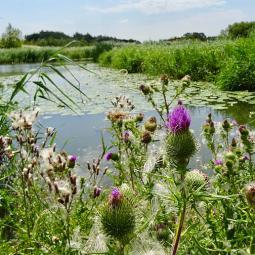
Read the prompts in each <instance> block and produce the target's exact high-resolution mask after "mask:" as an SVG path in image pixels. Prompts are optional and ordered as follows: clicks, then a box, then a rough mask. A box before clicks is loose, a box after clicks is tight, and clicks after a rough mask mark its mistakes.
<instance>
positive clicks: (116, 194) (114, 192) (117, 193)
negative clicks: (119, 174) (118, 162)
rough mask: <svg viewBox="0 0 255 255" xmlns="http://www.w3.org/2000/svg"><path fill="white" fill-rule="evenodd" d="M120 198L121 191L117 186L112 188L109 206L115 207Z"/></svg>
mask: <svg viewBox="0 0 255 255" xmlns="http://www.w3.org/2000/svg"><path fill="white" fill-rule="evenodd" d="M121 199H122V193H121V192H120V190H119V189H118V188H113V189H112V192H111V194H110V196H109V203H110V205H111V206H113V207H115V206H117V205H118V204H119V203H120V201H121Z"/></svg>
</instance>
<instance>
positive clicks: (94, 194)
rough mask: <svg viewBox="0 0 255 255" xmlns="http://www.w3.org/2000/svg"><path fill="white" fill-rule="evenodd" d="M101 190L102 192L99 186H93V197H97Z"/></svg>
mask: <svg viewBox="0 0 255 255" xmlns="http://www.w3.org/2000/svg"><path fill="white" fill-rule="evenodd" d="M101 192H102V189H101V188H99V187H97V186H95V187H94V191H93V197H94V198H96V197H99V196H100V194H101Z"/></svg>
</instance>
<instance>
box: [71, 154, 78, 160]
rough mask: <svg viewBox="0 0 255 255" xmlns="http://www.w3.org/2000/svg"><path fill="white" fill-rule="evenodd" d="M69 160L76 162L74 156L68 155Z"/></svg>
mask: <svg viewBox="0 0 255 255" xmlns="http://www.w3.org/2000/svg"><path fill="white" fill-rule="evenodd" d="M69 160H70V161H76V160H77V156H76V155H70V156H69Z"/></svg>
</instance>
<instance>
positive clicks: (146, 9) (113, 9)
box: [85, 0, 226, 14]
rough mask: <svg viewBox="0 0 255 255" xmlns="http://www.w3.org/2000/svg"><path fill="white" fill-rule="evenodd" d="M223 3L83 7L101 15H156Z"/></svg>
mask: <svg viewBox="0 0 255 255" xmlns="http://www.w3.org/2000/svg"><path fill="white" fill-rule="evenodd" d="M225 3H226V1H225V0H122V1H120V2H119V3H118V4H112V5H109V6H107V7H105V6H104V7H101V6H85V9H86V10H88V11H97V12H101V13H121V12H128V11H139V12H142V13H147V14H157V13H163V12H176V11H182V10H189V9H195V8H204V7H212V6H222V5H224V4H225Z"/></svg>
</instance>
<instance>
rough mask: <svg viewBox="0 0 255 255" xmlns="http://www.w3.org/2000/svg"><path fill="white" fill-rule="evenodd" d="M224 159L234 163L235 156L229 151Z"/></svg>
mask: <svg viewBox="0 0 255 255" xmlns="http://www.w3.org/2000/svg"><path fill="white" fill-rule="evenodd" d="M225 159H226V160H231V161H235V160H236V155H235V154H234V153H233V152H232V151H229V152H227V153H226V154H225Z"/></svg>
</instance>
